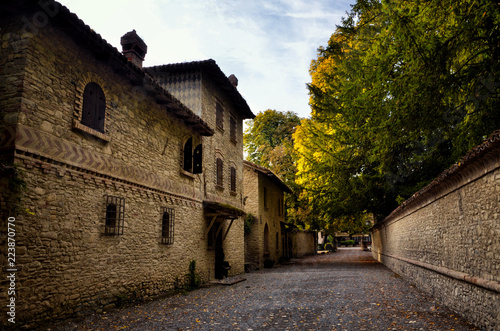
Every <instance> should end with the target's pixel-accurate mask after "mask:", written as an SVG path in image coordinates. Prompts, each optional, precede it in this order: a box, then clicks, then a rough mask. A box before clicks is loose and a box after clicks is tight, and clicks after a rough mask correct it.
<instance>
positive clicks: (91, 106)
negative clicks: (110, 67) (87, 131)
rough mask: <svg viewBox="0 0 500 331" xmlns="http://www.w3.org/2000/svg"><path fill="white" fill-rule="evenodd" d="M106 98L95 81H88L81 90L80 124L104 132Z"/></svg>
mask: <svg viewBox="0 0 500 331" xmlns="http://www.w3.org/2000/svg"><path fill="white" fill-rule="evenodd" d="M105 116H106V98H105V96H104V91H103V90H102V88H101V87H100V86H99V84H97V83H94V82H92V83H88V84H87V85H86V86H85V90H84V91H83V111H82V124H83V125H85V126H88V127H89V128H91V129H94V130H96V131H99V132H102V133H104V118H105Z"/></svg>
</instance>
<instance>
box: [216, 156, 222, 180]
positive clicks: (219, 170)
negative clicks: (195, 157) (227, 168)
mask: <svg viewBox="0 0 500 331" xmlns="http://www.w3.org/2000/svg"><path fill="white" fill-rule="evenodd" d="M216 172H217V186H219V187H223V185H224V180H223V179H224V174H223V172H224V161H222V159H221V158H217V169H216Z"/></svg>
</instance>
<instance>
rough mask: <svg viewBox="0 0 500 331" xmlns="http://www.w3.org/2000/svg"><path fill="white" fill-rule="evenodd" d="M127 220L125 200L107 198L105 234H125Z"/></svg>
mask: <svg viewBox="0 0 500 331" xmlns="http://www.w3.org/2000/svg"><path fill="white" fill-rule="evenodd" d="M124 219H125V199H124V198H119V197H113V196H109V195H108V196H106V219H105V228H104V233H105V234H107V235H120V234H123V223H124Z"/></svg>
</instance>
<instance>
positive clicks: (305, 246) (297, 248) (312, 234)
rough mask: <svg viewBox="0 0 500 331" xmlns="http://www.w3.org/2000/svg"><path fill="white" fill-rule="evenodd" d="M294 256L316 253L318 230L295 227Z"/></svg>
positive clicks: (292, 234)
mask: <svg viewBox="0 0 500 331" xmlns="http://www.w3.org/2000/svg"><path fill="white" fill-rule="evenodd" d="M291 238H292V256H293V257H294V258H300V257H304V256H308V255H314V254H316V249H317V247H318V237H317V232H316V231H306V230H298V229H294V230H293V231H291Z"/></svg>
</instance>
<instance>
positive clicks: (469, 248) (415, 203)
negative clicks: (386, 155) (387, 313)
mask: <svg viewBox="0 0 500 331" xmlns="http://www.w3.org/2000/svg"><path fill="white" fill-rule="evenodd" d="M499 166H500V132H496V133H495V134H493V135H492V136H491V137H490V138H489V139H488V140H487V141H486V142H485V143H484V144H483V145H481V146H478V147H477V148H475V149H474V150H472V151H471V152H470V153H469V154H468V155H467V156H466V157H464V158H463V159H462V160H460V162H459V163H457V164H456V165H455V166H454V167H452V168H450V169H449V170H448V171H446V172H445V173H443V175H442V176H440V177H439V178H438V179H436V180H435V181H434V182H433V183H431V184H430V185H429V186H428V187H426V188H424V189H423V190H422V191H420V192H418V193H417V194H415V195H414V196H413V197H412V198H411V199H410V200H408V201H407V202H405V203H404V204H403V205H402V206H400V207H399V208H398V209H396V210H395V211H394V212H393V213H392V214H391V215H390V216H389V217H387V218H386V219H385V220H384V221H383V222H380V223H377V224H376V225H375V226H374V228H373V233H372V237H373V239H372V240H373V250H372V253H373V256H374V257H375V258H376V259H378V260H379V261H381V262H383V263H384V264H385V265H387V266H388V267H389V268H391V269H392V270H393V271H394V272H396V273H398V274H400V275H402V276H403V277H405V278H406V279H407V280H408V281H409V282H411V283H414V284H416V286H417V287H419V288H420V289H423V290H424V291H426V292H428V293H430V294H431V295H432V296H434V297H436V298H437V300H438V301H439V302H440V303H443V304H445V305H446V306H448V307H450V308H452V309H453V310H455V311H456V312H458V313H459V314H461V315H463V316H464V317H465V318H467V319H468V320H470V321H471V322H473V323H475V324H477V325H478V326H480V327H484V328H486V329H488V330H496V329H497V328H498V327H500V310H499V307H500V219H499V214H500V199H499V196H500V194H499V193H500V169H499Z"/></svg>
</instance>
